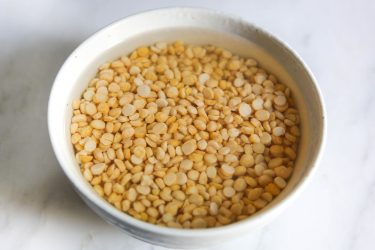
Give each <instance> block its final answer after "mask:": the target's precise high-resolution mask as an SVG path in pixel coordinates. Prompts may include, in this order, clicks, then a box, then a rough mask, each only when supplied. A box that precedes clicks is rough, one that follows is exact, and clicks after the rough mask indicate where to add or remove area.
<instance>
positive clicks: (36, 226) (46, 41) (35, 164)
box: [0, 0, 375, 250]
mask: <svg viewBox="0 0 375 250" xmlns="http://www.w3.org/2000/svg"><path fill="white" fill-rule="evenodd" d="M176 5H184V6H188V5H189V6H203V7H209V8H215V9H220V10H225V11H226V12H229V13H232V14H235V15H239V16H242V17H243V18H245V19H247V20H249V21H252V22H254V23H256V24H258V25H260V26H262V27H264V28H265V29H267V30H268V31H270V32H272V33H274V34H275V35H277V36H279V37H280V38H282V39H283V40H284V41H286V42H287V43H289V44H290V45H291V46H292V47H293V48H295V49H296V51H297V52H298V53H299V54H300V55H301V56H302V57H303V58H304V59H305V61H306V62H307V63H308V65H309V66H310V67H311V69H312V71H313V72H314V73H315V75H316V78H317V79H318V82H319V84H320V87H321V89H322V92H323V95H324V97H325V101H326V106H327V112H328V123H329V124H328V138H327V146H326V150H325V152H324V156H323V159H322V162H321V164H320V168H319V170H318V172H317V174H316V176H315V177H314V178H313V180H312V182H311V184H310V185H309V186H308V187H307V189H306V190H305V192H304V193H303V195H302V196H301V197H300V198H299V199H298V200H297V202H296V203H295V204H293V205H292V206H291V207H290V208H289V209H288V210H287V211H286V212H285V213H283V214H282V216H280V217H279V218H278V219H277V220H275V221H274V222H273V223H271V224H269V225H268V226H266V227H265V228H263V229H260V230H258V231H254V232H249V234H248V236H246V237H242V238H238V239H233V240H232V241H230V242H228V243H225V244H222V245H220V246H219V247H216V248H213V249H218V250H219V249H238V250H240V249H255V250H264V249H288V250H293V249H295V250H297V249H298V250H299V249H306V250H309V249H314V250H315V249H320V250H324V249H337V250H338V249H340V250H342V249H344V250H352V249H361V250H362V249H363V250H367V249H368V250H370V249H374V248H375V243H374V242H373V239H374V238H375V164H374V163H375V144H374V141H375V102H374V97H375V84H374V80H375V32H374V30H375V15H374V13H375V2H374V1H371V0H368V1H365V0H361V1H295V0H288V1H274V2H271V1H235V0H232V1H198V0H197V1H195V0H190V1H186V2H185V1H172V0H170V1H156V0H154V1H146V0H137V1H99V0H97V1H89V0H87V1H73V0H71V1H70V0H68V1H47V0H38V1H4V0H0V45H1V48H0V160H1V161H0V179H1V180H0V249H4V250H6V249H38V250H41V249H54V250H58V249H73V250H75V249H90V250H91V249H92V250H94V249H140V250H141V249H142V250H143V249H162V248H161V247H156V246H151V245H149V244H146V243H143V242H140V241H138V240H136V239H133V238H131V237H129V236H127V235H126V234H124V233H122V232H121V231H119V230H118V229H116V228H114V227H113V226H111V225H108V224H107V223H105V222H104V221H103V220H101V219H100V218H99V217H98V216H96V215H95V214H94V213H93V212H91V211H90V210H89V209H88V208H87V207H86V206H85V205H84V204H83V202H82V201H81V200H80V198H79V197H78V196H77V195H76V193H75V192H74V191H73V189H72V188H71V187H70V185H69V183H68V181H67V179H66V178H65V176H64V175H63V173H62V171H61V170H60V168H59V166H58V163H57V161H56V159H55V157H54V155H53V152H52V149H51V145H50V142H49V138H48V134H47V121H46V114H47V99H48V95H49V91H50V88H51V85H52V82H53V79H54V76H55V74H56V72H57V70H58V68H59V67H60V65H61V64H62V63H63V61H64V59H65V58H66V57H67V56H68V55H69V53H70V52H71V51H72V50H73V49H74V48H75V47H76V46H77V45H78V44H79V43H80V42H81V41H83V40H84V39H85V38H86V37H87V36H89V35H90V34H91V33H93V32H94V31H96V30H97V29H99V28H101V27H103V26H105V25H107V24H109V23H111V22H112V21H114V20H117V19H120V18H121V17H124V16H126V15H128V14H131V13H136V12H139V11H143V10H146V9H151V8H156V7H164V6H176ZM218 240H219V239H218Z"/></svg>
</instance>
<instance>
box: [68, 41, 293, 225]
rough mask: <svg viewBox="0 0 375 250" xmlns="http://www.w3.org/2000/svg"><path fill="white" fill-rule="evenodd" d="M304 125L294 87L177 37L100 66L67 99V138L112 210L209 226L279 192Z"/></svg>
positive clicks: (247, 61)
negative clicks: (74, 97)
mask: <svg viewBox="0 0 375 250" xmlns="http://www.w3.org/2000/svg"><path fill="white" fill-rule="evenodd" d="M299 123H300V118H299V115H298V111H297V109H296V107H295V105H294V101H293V99H292V96H291V91H290V89H289V88H288V87H286V86H285V85H283V84H282V83H280V82H278V80H277V78H276V77H275V76H273V75H271V74H269V73H267V71H266V70H264V69H262V68H261V67H260V66H259V65H258V63H257V61H255V60H254V59H251V58H241V57H239V56H237V55H234V54H232V53H231V52H229V51H227V50H225V49H222V48H217V47H214V46H211V45H206V46H194V45H187V44H184V43H183V42H181V41H177V42H174V43H172V44H166V43H156V44H154V45H152V46H149V47H140V48H138V49H136V50H135V51H133V52H132V53H130V54H129V55H128V56H123V57H121V58H119V59H118V60H115V61H113V62H108V63H105V64H104V65H102V66H101V67H100V68H99V70H98V72H97V74H96V76H95V78H94V79H92V80H91V81H90V83H89V85H88V87H87V88H86V90H85V91H84V93H83V95H82V97H81V99H80V100H76V101H74V102H73V117H72V120H71V127H70V130H71V141H72V144H73V145H74V149H75V152H76V159H77V161H78V163H79V165H80V168H81V171H82V174H83V176H84V178H85V179H86V180H87V181H88V182H89V183H90V184H91V185H92V186H93V188H94V190H95V191H96V192H97V193H98V194H99V195H100V196H102V197H103V198H104V199H105V200H107V201H108V202H109V203H111V204H112V205H113V206H115V207H116V208H117V209H119V210H121V211H123V212H125V213H127V214H129V215H131V216H133V217H135V218H137V219H140V220H142V221H146V222H149V223H153V224H157V225H163V226H168V227H175V228H207V227H217V226H222V225H227V224H230V223H234V222H236V221H240V220H243V219H246V218H248V217H249V216H251V215H253V214H254V213H256V212H257V211H259V210H261V209H262V208H264V207H265V206H267V204H268V203H270V202H271V201H272V200H273V199H274V198H275V197H276V196H277V195H279V194H280V192H281V191H282V190H283V189H284V188H285V187H286V185H287V181H288V179H289V177H290V176H291V174H292V172H293V166H294V161H295V159H296V152H297V146H298V140H299V136H300V130H299Z"/></svg>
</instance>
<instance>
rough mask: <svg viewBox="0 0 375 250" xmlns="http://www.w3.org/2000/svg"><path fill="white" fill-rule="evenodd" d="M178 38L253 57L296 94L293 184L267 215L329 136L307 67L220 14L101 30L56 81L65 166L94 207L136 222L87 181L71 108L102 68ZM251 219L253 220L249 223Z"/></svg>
mask: <svg viewBox="0 0 375 250" xmlns="http://www.w3.org/2000/svg"><path fill="white" fill-rule="evenodd" d="M163 11H164V12H163ZM207 13H208V14H207ZM202 15H204V17H203V16H202ZM175 40H182V41H184V42H185V43H189V44H212V45H215V46H219V47H222V48H226V49H228V50H230V51H231V52H233V53H235V54H238V55H240V56H242V57H252V58H254V59H256V60H257V61H258V63H259V64H260V65H261V66H262V67H263V68H264V69H266V70H267V71H268V72H270V73H272V74H274V75H275V76H276V77H277V78H278V79H279V81H280V82H282V83H284V84H286V85H287V86H288V87H289V88H290V89H291V90H292V93H293V96H294V98H295V100H296V103H297V106H298V109H299V112H300V115H301V128H302V136H301V141H300V145H299V152H298V159H297V161H296V166H295V171H294V173H293V176H292V178H291V179H290V180H289V183H288V186H287V187H286V188H285V189H284V190H283V191H282V193H281V194H280V195H279V196H278V197H276V198H275V199H274V201H272V202H271V204H269V205H268V206H267V207H266V208H265V209H263V210H262V211H261V212H259V214H258V215H256V216H254V217H257V216H258V217H261V216H265V214H266V213H267V211H269V210H272V209H273V208H274V207H275V206H276V205H278V204H279V203H280V201H283V200H285V199H287V198H288V197H289V196H290V194H291V193H292V192H294V191H295V190H296V187H297V186H299V185H301V184H302V183H303V180H304V179H305V178H306V177H307V176H308V175H309V173H310V172H311V169H312V168H313V166H314V164H315V161H316V158H317V156H318V153H319V150H320V147H321V142H322V137H323V134H324V127H323V126H324V122H323V118H324V117H323V109H322V106H321V100H320V97H319V92H318V90H317V89H316V86H315V84H314V80H313V78H312V77H311V75H310V74H309V72H308V71H307V70H306V68H305V66H304V65H303V64H302V63H301V62H300V61H299V59H298V58H296V56H295V55H294V54H293V53H292V52H291V51H290V50H288V49H287V48H285V47H284V45H283V44H281V43H280V42H278V41H277V40H275V39H274V38H273V37H271V36H270V35H269V34H267V33H265V32H263V31H260V30H259V29H258V28H256V27H253V26H251V25H248V24H246V23H244V22H242V21H241V20H238V19H232V18H228V17H226V16H223V15H221V14H218V13H215V12H207V11H202V10H200V11H195V12H194V14H191V10H190V11H188V10H186V9H182V10H180V11H168V10H162V11H160V10H159V11H154V12H148V13H144V14H141V15H136V16H132V17H129V18H127V19H124V20H122V21H119V22H117V23H114V24H112V25H111V26H109V27H107V28H106V29H104V30H102V31H100V32H98V33H97V34H95V35H94V36H92V37H91V38H90V39H88V40H86V41H85V42H84V43H83V44H82V45H81V46H80V47H79V48H78V49H77V50H76V51H74V52H73V53H72V55H71V56H70V57H69V59H68V60H67V61H66V63H65V64H64V66H63V67H62V69H61V70H60V72H59V74H58V76H57V78H56V81H55V84H54V87H53V90H52V92H51V97H50V103H49V129H50V136H51V140H52V144H53V146H54V150H55V153H56V155H57V157H58V159H59V161H60V164H61V165H62V167H63V169H64V171H65V173H66V174H67V176H68V177H69V179H70V180H71V181H72V182H73V184H74V185H75V187H76V188H77V189H78V190H79V191H80V192H81V193H83V194H84V195H85V196H86V197H89V199H91V200H93V202H94V203H101V204H100V206H101V207H102V208H105V209H107V210H108V211H109V212H110V213H114V214H116V216H122V218H121V219H125V220H129V219H130V221H132V220H133V219H132V218H130V217H129V216H127V215H120V214H121V212H118V213H117V212H116V211H115V210H116V209H115V208H113V207H112V206H111V205H109V204H107V203H106V202H105V201H104V200H103V199H102V198H100V197H99V196H98V195H97V194H96V193H95V192H94V191H93V189H92V188H91V186H90V185H89V184H88V183H87V182H86V181H85V180H84V178H83V177H82V175H81V173H80V171H79V166H78V164H77V162H76V160H75V156H74V151H73V147H72V145H71V141H70V132H69V127H70V119H71V116H72V105H71V104H72V101H73V100H75V99H78V98H79V97H80V96H81V94H82V92H83V90H84V89H85V88H86V87H87V85H88V82H89V80H90V79H92V78H93V77H94V76H95V73H96V71H97V69H98V67H99V66H100V65H101V64H103V63H105V62H107V61H111V60H114V59H117V58H119V57H120V56H122V55H127V54H128V53H129V52H131V51H132V50H134V49H135V48H137V47H139V46H142V45H150V44H153V43H155V42H158V41H163V42H172V41H175ZM251 220H252V217H250V218H249V219H248V220H245V222H246V221H251ZM133 222H134V221H133ZM240 223H242V222H240ZM210 230H211V229H210ZM206 231H207V230H206Z"/></svg>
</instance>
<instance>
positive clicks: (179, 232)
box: [47, 7, 327, 237]
mask: <svg viewBox="0 0 375 250" xmlns="http://www.w3.org/2000/svg"><path fill="white" fill-rule="evenodd" d="M158 12H159V13H163V12H165V14H168V13H170V12H190V13H191V12H203V13H206V14H209V15H212V16H217V17H220V18H226V19H230V20H231V21H235V22H237V23H241V24H243V25H246V26H247V27H251V28H253V29H256V30H257V31H259V32H260V33H262V35H264V36H266V37H267V38H268V39H270V40H272V41H274V42H275V43H276V44H278V45H280V46H281V47H283V48H284V49H285V51H286V52H287V53H288V54H290V56H291V57H293V58H294V59H295V60H296V62H297V63H298V64H300V66H301V68H302V69H304V70H305V73H306V74H307V76H308V77H309V78H310V79H311V83H312V85H313V86H312V87H313V88H314V89H315V91H316V94H317V100H318V104H319V107H318V110H319V112H320V114H321V117H320V122H321V126H322V133H321V134H320V138H319V140H318V142H319V145H318V146H317V153H316V154H315V155H314V156H313V160H312V164H311V168H310V169H308V170H307V171H306V173H305V174H304V175H303V177H302V178H301V179H300V180H299V181H298V183H297V184H296V186H295V187H294V188H293V190H291V191H290V193H289V194H288V195H287V196H286V197H284V198H283V199H282V200H281V201H279V202H278V203H277V204H274V205H273V207H271V208H269V209H267V210H261V211H259V212H257V213H255V214H254V215H252V216H250V217H249V218H247V219H245V220H243V221H239V222H235V223H231V224H228V225H224V226H220V227H213V228H205V229H178V228H169V227H163V226H158V225H154V224H151V223H148V222H143V221H141V220H138V219H135V218H134V217H132V216H130V215H128V214H126V213H124V212H122V211H120V210H118V209H117V208H115V207H114V206H112V205H111V204H109V203H108V202H107V201H104V200H102V199H101V198H100V197H98V196H97V195H96V194H93V193H92V190H89V189H88V188H87V187H86V186H85V185H83V184H84V183H83V182H85V179H84V178H82V179H81V181H80V182H81V183H80V184H82V185H79V183H77V181H79V180H77V179H76V178H75V177H74V176H73V175H72V174H70V172H69V171H68V170H67V169H68V168H70V167H71V166H66V163H65V160H64V159H63V157H62V155H61V154H60V152H59V147H60V146H59V141H57V140H56V138H55V135H54V132H55V131H54V130H55V128H54V126H53V122H52V119H53V112H54V101H53V98H54V97H55V96H56V95H57V94H58V93H57V90H56V88H57V87H56V86H57V85H60V84H63V82H62V81H61V80H60V79H61V78H62V76H63V75H64V73H65V68H67V65H68V64H69V63H70V62H71V61H72V60H73V56H74V55H75V54H76V53H77V52H78V51H79V50H81V49H82V48H83V47H85V46H86V44H87V43H89V42H90V41H91V40H95V39H96V38H97V37H99V36H100V35H102V34H105V33H106V32H108V31H109V30H111V28H113V27H115V26H117V25H119V24H121V23H123V22H127V21H128V20H129V19H131V18H136V17H139V16H146V15H149V14H154V13H158ZM47 120H48V131H49V137H50V140H51V144H52V147H53V151H54V153H55V155H56V158H57V160H58V162H59V165H60V167H61V168H62V170H63V172H64V174H65V175H66V176H67V177H68V179H69V181H70V182H71V184H72V185H73V186H74V187H75V189H76V191H78V192H79V193H80V194H81V195H83V196H84V197H85V198H87V199H88V200H89V201H90V202H92V203H94V205H95V206H97V207H98V208H100V209H101V210H104V211H105V212H106V213H108V214H109V215H111V216H112V217H114V218H116V220H118V221H121V222H124V223H125V224H130V225H132V226H134V227H135V228H139V229H141V230H143V231H147V232H154V233H157V234H162V235H166V236H176V237H206V236H215V235H224V234H227V233H229V232H231V233H233V232H234V231H243V230H245V229H246V228H248V227H250V226H251V225H252V224H257V223H260V222H261V221H263V220H264V221H266V218H267V217H271V216H272V214H274V215H275V214H276V212H277V211H278V212H279V213H280V212H281V211H282V210H283V209H284V208H286V207H287V206H288V205H289V204H291V201H292V200H294V199H295V198H296V197H297V196H298V195H299V193H301V191H302V190H303V189H304V188H305V187H306V185H307V184H308V182H309V181H310V180H311V179H312V178H311V177H312V176H313V174H314V173H315V172H316V171H317V166H318V165H319V162H320V160H321V157H322V152H323V150H324V147H325V142H326V133H327V120H326V109H325V105H324V99H323V95H322V92H321V90H320V88H319V85H318V84H317V81H316V78H315V77H314V75H313V73H312V72H311V70H310V69H309V67H308V66H307V65H306V63H305V62H304V61H303V60H302V58H301V57H300V56H299V55H298V54H297V52H296V51H295V50H293V49H292V48H291V47H290V46H289V45H288V44H287V43H286V42H284V41H282V40H281V39H279V38H278V37H276V36H274V35H272V34H271V33H269V32H267V31H265V30H264V29H263V28H260V27H259V26H257V25H254V24H253V23H250V22H248V21H246V20H244V19H243V18H241V17H238V16H233V15H232V14H228V13H225V12H223V11H218V10H212V9H208V8H196V7H167V8H157V9H152V10H146V11H143V12H139V13H136V14H132V15H128V16H125V17H124V18H121V19H119V20H117V21H114V22H112V23H110V24H109V25H106V26H104V27H103V28H101V29H99V30H98V31H96V32H94V33H93V34H92V35H90V36H89V37H88V38H86V39H85V40H84V41H83V42H82V43H81V44H80V45H79V46H78V47H77V48H76V49H74V51H73V52H71V54H70V55H69V56H68V58H67V59H66V60H65V62H64V63H63V65H62V66H61V68H60V69H59V71H58V73H57V75H56V78H55V80H54V82H53V85H52V88H51V92H50V96H49V100H48V119H47Z"/></svg>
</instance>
